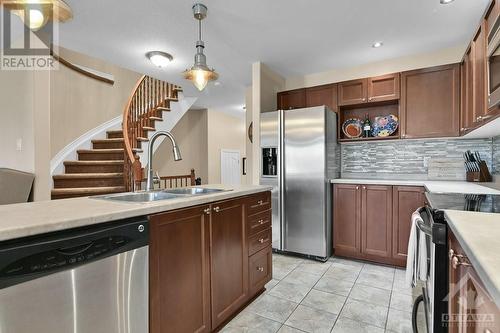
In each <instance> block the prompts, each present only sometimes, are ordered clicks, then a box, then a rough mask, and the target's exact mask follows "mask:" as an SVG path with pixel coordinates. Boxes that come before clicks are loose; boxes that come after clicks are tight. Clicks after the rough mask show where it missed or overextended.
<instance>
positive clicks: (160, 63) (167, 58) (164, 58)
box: [146, 51, 174, 68]
mask: <svg viewBox="0 0 500 333" xmlns="http://www.w3.org/2000/svg"><path fill="white" fill-rule="evenodd" d="M146 57H147V58H148V59H149V60H150V61H151V62H152V63H153V65H155V66H157V67H160V68H163V67H167V66H168V64H170V62H171V61H172V60H174V57H172V55H171V54H168V53H166V52H162V51H151V52H148V53H146Z"/></svg>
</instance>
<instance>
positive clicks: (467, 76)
mask: <svg viewBox="0 0 500 333" xmlns="http://www.w3.org/2000/svg"><path fill="white" fill-rule="evenodd" d="M473 56H474V53H473V47H472V45H471V46H470V47H469V48H468V49H467V51H466V52H465V55H464V58H463V60H462V63H461V64H460V134H461V135H464V134H467V132H468V131H470V130H471V129H472V128H473V124H474V119H473V111H472V110H473V108H474V98H473V91H474V81H473V73H474V72H473V70H474V64H473V61H474V58H473Z"/></svg>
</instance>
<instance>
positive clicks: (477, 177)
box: [466, 161, 491, 182]
mask: <svg viewBox="0 0 500 333" xmlns="http://www.w3.org/2000/svg"><path fill="white" fill-rule="evenodd" d="M466 180H467V181H468V182H491V174H490V171H489V170H488V166H487V165H486V162H485V161H481V162H479V171H467V172H466Z"/></svg>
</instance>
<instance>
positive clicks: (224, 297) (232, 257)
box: [210, 199, 248, 327]
mask: <svg viewBox="0 0 500 333" xmlns="http://www.w3.org/2000/svg"><path fill="white" fill-rule="evenodd" d="M212 206H213V207H212V218H211V222H210V248H211V251H212V252H211V255H212V260H211V267H210V269H211V291H212V323H213V326H214V327H217V326H219V325H220V324H221V323H223V322H224V320H226V319H228V318H229V317H230V316H231V315H232V314H233V313H234V312H236V311H237V310H238V309H239V308H240V307H241V306H242V305H243V304H244V303H245V302H246V300H247V296H248V250H247V244H246V221H245V216H244V214H245V211H244V202H243V200H241V199H236V200H229V201H224V202H220V203H216V204H213V205H212Z"/></svg>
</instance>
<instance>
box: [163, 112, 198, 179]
mask: <svg viewBox="0 0 500 333" xmlns="http://www.w3.org/2000/svg"><path fill="white" fill-rule="evenodd" d="M207 114H208V112H207V110H189V111H187V112H186V113H185V114H184V116H183V117H182V118H181V120H179V122H178V123H177V124H176V125H175V126H174V128H173V129H172V135H173V136H174V137H175V140H176V141H177V144H178V145H179V148H180V150H181V155H182V160H181V161H174V157H173V153H172V144H171V143H170V140H163V142H162V143H161V146H160V147H159V148H158V149H157V150H156V152H155V155H154V161H153V167H154V169H155V170H158V173H159V174H160V176H173V175H187V174H189V172H190V170H191V169H192V168H194V170H195V174H196V177H201V180H202V183H203V184H207V183H208V140H207V137H208V132H207V131H208V115H207ZM167 116H168V115H167Z"/></svg>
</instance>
